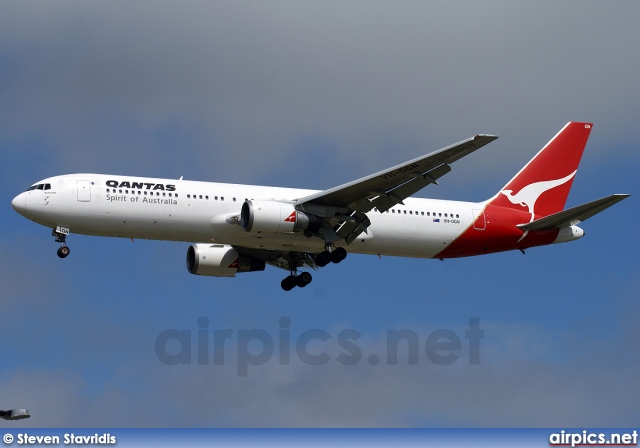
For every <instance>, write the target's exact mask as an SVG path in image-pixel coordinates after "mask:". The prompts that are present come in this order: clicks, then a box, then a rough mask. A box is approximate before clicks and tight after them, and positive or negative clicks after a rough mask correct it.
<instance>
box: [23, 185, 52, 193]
mask: <svg viewBox="0 0 640 448" xmlns="http://www.w3.org/2000/svg"><path fill="white" fill-rule="evenodd" d="M31 190H51V184H35V185H31V186H30V187H29V188H27V191H31Z"/></svg>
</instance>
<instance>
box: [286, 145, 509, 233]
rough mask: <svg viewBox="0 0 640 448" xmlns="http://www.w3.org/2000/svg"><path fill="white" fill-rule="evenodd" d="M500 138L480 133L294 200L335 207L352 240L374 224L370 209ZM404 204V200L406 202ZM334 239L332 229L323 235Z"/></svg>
mask: <svg viewBox="0 0 640 448" xmlns="http://www.w3.org/2000/svg"><path fill="white" fill-rule="evenodd" d="M496 138H498V137H497V136H495V135H476V136H475V137H472V138H469V139H467V140H463V141H461V142H459V143H456V144H454V145H451V146H448V147H446V148H442V149H440V150H438V151H435V152H432V153H430V154H427V155H424V156H422V157H418V158H416V159H413V160H409V161H408V162H405V163H402V164H400V165H396V166H394V167H391V168H389V169H387V170H384V171H380V172H378V173H375V174H372V175H370V176H367V177H363V178H362V179H358V180H355V181H353V182H349V183H347V184H344V185H340V186H338V187H335V188H331V189H329V190H325V191H321V192H319V193H315V194H312V195H310V196H306V197H303V198H298V199H296V200H295V201H293V202H294V203H295V204H297V205H299V208H300V209H301V210H308V211H310V212H311V213H316V214H321V215H324V216H327V214H330V213H331V212H327V210H333V211H334V216H335V217H336V221H337V222H336V224H335V225H334V226H333V230H334V232H335V235H336V236H337V238H333V240H334V241H336V240H339V239H344V240H345V241H346V243H347V244H350V243H351V242H352V241H353V240H354V239H355V238H357V237H358V235H360V234H361V233H362V232H366V229H367V227H369V225H370V224H371V223H370V221H369V219H368V217H367V215H366V213H367V212H369V211H371V210H372V209H374V208H376V209H377V211H378V212H380V213H384V212H386V211H387V210H389V209H390V208H391V207H393V206H394V205H396V204H403V201H404V200H405V199H406V198H408V197H409V196H411V195H412V194H414V193H416V192H417V191H419V190H421V189H422V188H424V187H426V186H427V185H429V184H437V183H438V182H437V180H438V179H439V178H440V177H442V176H444V175H445V174H446V173H448V172H449V171H451V166H450V164H451V163H453V162H455V161H456V160H458V159H461V158H462V157H464V156H466V155H468V154H470V153H472V152H473V151H475V150H476V149H479V148H481V147H483V146H484V145H486V144H487V143H490V142H492V141H493V140H495V139H496ZM403 205H404V204H403ZM322 236H323V238H325V240H326V241H331V240H332V238H331V237H332V235H330V232H326V231H325V232H324V234H323V235H322Z"/></svg>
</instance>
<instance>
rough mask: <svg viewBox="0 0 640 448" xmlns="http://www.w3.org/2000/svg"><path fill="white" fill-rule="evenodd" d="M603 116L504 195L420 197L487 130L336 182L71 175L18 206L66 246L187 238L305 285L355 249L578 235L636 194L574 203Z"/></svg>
mask: <svg viewBox="0 0 640 448" xmlns="http://www.w3.org/2000/svg"><path fill="white" fill-rule="evenodd" d="M591 129H592V124H591V123H583V122H569V123H567V124H566V125H565V126H564V127H563V128H562V129H561V130H560V132H558V134H556V135H555V136H554V137H553V138H552V139H551V140H550V141H549V143H547V144H546V145H545V146H544V147H543V148H542V149H541V150H540V151H539V152H538V153H537V154H536V155H535V157H533V159H531V161H529V163H527V164H526V165H525V166H524V168H522V169H521V170H520V171H519V172H518V173H517V174H516V175H515V176H514V177H513V178H512V179H511V180H510V181H509V182H508V183H507V184H506V185H505V186H504V188H502V189H501V190H500V191H498V192H497V193H496V194H495V195H494V196H493V197H491V198H489V199H487V200H485V201H482V202H459V201H450V200H435V199H423V198H412V197H410V196H411V195H413V194H415V193H416V192H418V191H419V190H421V189H422V188H424V187H426V186H428V185H432V184H433V185H437V184H438V180H439V179H440V178H441V177H442V176H444V175H445V174H447V173H448V172H449V171H451V169H452V168H451V164H452V163H454V162H456V161H458V160H459V159H461V158H463V157H465V156H467V155H469V154H471V153H472V152H474V151H476V150H477V149H480V148H481V147H483V146H484V145H486V144H488V143H490V142H492V141H493V140H495V139H496V138H498V137H497V136H495V135H488V134H479V135H476V136H474V137H471V138H468V139H466V140H463V141H461V142H458V143H456V144H454V145H451V146H448V147H446V148H442V149H440V150H438V151H435V152H432V153H429V154H426V155H423V156H421V157H418V158H415V159H412V160H409V161H407V162H405V163H401V164H399V165H396V166H393V167H391V168H388V169H386V170H383V171H380V172H377V173H374V174H371V175H369V176H366V177H363V178H361V179H358V180H355V181H353V182H349V183H346V184H343V185H340V186H337V187H335V188H331V189H328V190H324V191H315V190H302V189H292V188H279V187H266V186H253V185H240V184H225V183H214V182H198V181H189V180H184V179H183V178H182V177H181V178H180V179H179V180H171V179H156V178H146V177H135V176H121V175H104V174H69V175H62V176H55V177H51V178H48V179H44V180H42V181H39V182H37V183H35V184H33V185H32V186H31V187H29V188H28V189H27V191H25V192H23V193H20V194H19V195H18V196H16V197H15V198H14V199H13V201H12V206H13V208H14V209H15V210H16V211H17V212H18V213H20V214H21V215H23V216H25V217H26V218H28V219H30V220H32V221H35V222H36V223H38V224H41V225H43V226H46V227H49V228H51V229H52V236H55V237H56V242H58V243H60V247H59V249H58V256H59V257H60V258H65V257H67V256H68V255H69V253H70V249H69V246H67V244H66V239H67V237H68V236H69V234H70V233H71V232H73V233H77V234H83V235H94V236H107V237H122V238H131V240H132V241H134V239H136V238H141V239H149V240H171V241H183V242H190V243H193V244H191V245H190V246H189V248H188V249H187V257H186V261H187V270H188V272H189V273H191V274H197V275H204V276H214V277H233V276H235V275H236V274H237V273H242V272H254V271H263V270H264V269H265V266H266V265H267V264H269V265H272V266H275V267H278V268H281V269H284V270H286V271H288V272H289V275H287V277H285V278H284V280H282V282H281V287H282V289H284V290H285V291H289V290H291V289H293V288H294V287H296V286H297V287H305V286H306V285H308V284H309V283H310V282H311V280H312V276H311V274H310V273H309V272H308V271H299V270H300V269H303V268H309V269H314V270H317V269H319V268H322V267H324V266H326V265H328V264H329V263H340V262H341V261H342V260H344V259H345V258H346V256H347V253H348V252H351V253H357V254H371V255H378V256H382V255H387V256H399V257H413V258H433V259H440V260H443V259H446V258H457V257H467V256H474V255H483V254H489V253H494V252H502V251H508V250H520V251H522V252H523V253H524V251H525V249H529V248H531V247H535V246H543V245H547V244H553V243H561V242H568V241H574V240H577V239H579V238H581V237H582V236H583V235H584V231H583V230H582V229H581V228H579V227H578V226H577V224H579V223H581V222H582V221H584V220H586V219H588V218H590V217H591V216H593V215H595V214H597V213H600V212H601V211H603V210H605V209H607V208H608V207H611V206H612V205H614V204H616V203H617V202H620V201H621V200H623V199H625V198H627V197H628V196H629V195H628V194H614V195H611V196H607V197H604V198H601V199H598V200H595V201H592V202H589V203H586V204H582V205H578V206H576V207H572V208H569V209H566V210H563V209H564V206H565V202H566V199H567V196H568V194H569V190H570V188H571V185H572V183H573V180H574V178H575V175H576V173H577V169H578V164H579V162H580V159H581V157H582V153H583V151H584V148H585V146H586V143H587V139H588V137H589V134H590V132H591Z"/></svg>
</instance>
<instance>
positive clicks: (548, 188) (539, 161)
mask: <svg viewBox="0 0 640 448" xmlns="http://www.w3.org/2000/svg"><path fill="white" fill-rule="evenodd" d="M591 127H592V124H591V123H579V122H570V123H567V125H566V126H565V127H564V128H562V130H561V131H560V132H558V133H557V134H556V136H555V137H553V138H552V139H551V141H549V143H547V144H546V145H545V146H544V148H542V149H541V150H540V152H538V154H536V156H535V157H534V158H533V159H531V161H529V163H527V164H526V165H525V167H524V168H522V169H521V170H520V172H519V173H518V174H516V175H515V176H514V178H513V179H511V180H510V181H509V182H508V183H507V185H505V186H504V188H502V190H500V192H499V193H498V194H497V195H496V196H495V197H494V198H493V199H492V200H491V205H496V206H500V207H506V208H513V209H517V210H524V211H527V212H529V213H530V214H531V221H533V220H534V219H536V218H540V217H544V216H548V215H551V214H553V213H557V212H559V211H562V210H563V209H564V204H565V202H566V201H567V196H568V195H569V190H570V189H571V185H572V183H573V179H574V177H575V175H576V173H577V171H578V164H579V163H580V158H581V157H582V153H583V151H584V147H585V146H586V144H587V139H588V138H589V134H590V132H591Z"/></svg>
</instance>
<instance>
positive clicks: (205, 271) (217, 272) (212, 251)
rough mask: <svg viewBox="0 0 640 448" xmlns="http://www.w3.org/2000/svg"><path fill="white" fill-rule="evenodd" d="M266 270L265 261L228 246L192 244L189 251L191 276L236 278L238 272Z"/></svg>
mask: <svg viewBox="0 0 640 448" xmlns="http://www.w3.org/2000/svg"><path fill="white" fill-rule="evenodd" d="M264 268H265V262H264V260H260V259H259V258H253V257H250V256H248V255H244V254H239V253H238V251H237V250H236V249H235V248H234V247H233V246H229V245H226V244H225V245H222V244H192V245H191V246H189V249H188V250H187V270H188V271H189V273H190V274H196V275H208V276H213V277H234V276H235V275H236V272H252V271H264Z"/></svg>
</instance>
